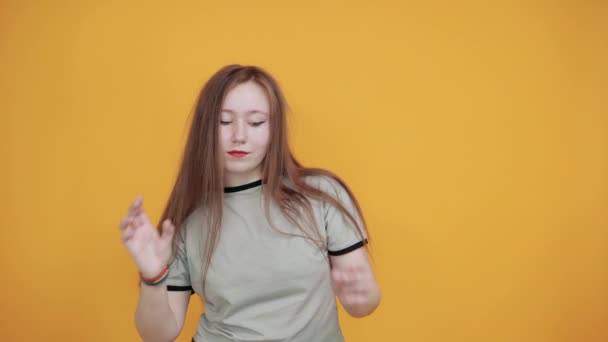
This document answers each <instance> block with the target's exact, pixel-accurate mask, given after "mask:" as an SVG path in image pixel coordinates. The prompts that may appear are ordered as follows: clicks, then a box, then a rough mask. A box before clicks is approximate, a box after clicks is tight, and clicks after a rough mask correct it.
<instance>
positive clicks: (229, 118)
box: [220, 81, 270, 186]
mask: <svg viewBox="0 0 608 342" xmlns="http://www.w3.org/2000/svg"><path fill="white" fill-rule="evenodd" d="M269 120H270V105H269V103H268V97H267V96H266V93H265V91H264V89H263V88H262V87H261V86H259V85H258V84H257V83H255V82H253V81H248V82H245V83H241V84H239V85H237V86H236V87H234V88H233V89H232V90H230V91H229V92H228V94H226V98H225V99H224V103H223V105H222V111H221V119H220V145H221V149H222V153H223V159H224V174H225V177H224V183H225V185H226V186H236V185H242V184H246V183H249V182H253V181H256V180H258V179H261V178H262V161H263V160H264V157H265V156H266V151H267V148H268V142H269V140H270V122H269Z"/></svg>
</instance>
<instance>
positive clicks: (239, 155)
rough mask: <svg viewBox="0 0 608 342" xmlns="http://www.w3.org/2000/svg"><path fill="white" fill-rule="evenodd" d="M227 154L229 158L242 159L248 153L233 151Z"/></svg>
mask: <svg viewBox="0 0 608 342" xmlns="http://www.w3.org/2000/svg"><path fill="white" fill-rule="evenodd" d="M228 154H229V155H231V156H233V157H235V158H243V157H245V156H246V155H248V154H249V152H245V151H238V150H234V151H230V152H228Z"/></svg>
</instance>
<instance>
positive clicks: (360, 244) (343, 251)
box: [327, 239, 367, 256]
mask: <svg viewBox="0 0 608 342" xmlns="http://www.w3.org/2000/svg"><path fill="white" fill-rule="evenodd" d="M366 244H367V239H365V240H363V241H359V242H357V243H356V244H354V245H352V246H349V247H346V248H344V249H341V250H339V251H327V252H328V253H329V255H331V256H338V255H344V254H347V253H350V252H352V251H354V250H356V249H359V248H361V247H363V246H365V245H366Z"/></svg>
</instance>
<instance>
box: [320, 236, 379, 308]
mask: <svg viewBox="0 0 608 342" xmlns="http://www.w3.org/2000/svg"><path fill="white" fill-rule="evenodd" d="M330 258H331V265H332V269H331V279H332V284H333V288H334V292H335V294H336V296H338V299H340V303H342V306H343V307H344V309H345V310H346V311H347V312H348V314H349V315H351V316H353V317H364V316H367V315H369V314H371V313H372V312H374V310H375V309H376V308H377V307H378V305H379V304H380V287H379V286H378V283H377V281H376V278H375V276H374V273H373V270H372V267H371V265H370V262H369V258H368V255H367V250H366V249H365V248H364V247H362V248H357V249H356V250H354V251H352V252H349V253H346V254H343V255H330Z"/></svg>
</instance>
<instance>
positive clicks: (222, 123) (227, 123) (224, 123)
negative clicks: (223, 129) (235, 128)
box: [220, 120, 232, 125]
mask: <svg viewBox="0 0 608 342" xmlns="http://www.w3.org/2000/svg"><path fill="white" fill-rule="evenodd" d="M230 123H232V121H223V120H220V125H229V124H230Z"/></svg>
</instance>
